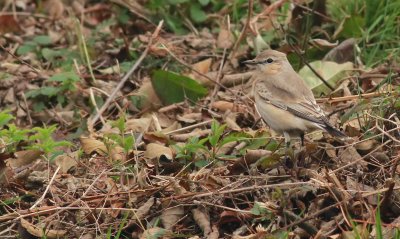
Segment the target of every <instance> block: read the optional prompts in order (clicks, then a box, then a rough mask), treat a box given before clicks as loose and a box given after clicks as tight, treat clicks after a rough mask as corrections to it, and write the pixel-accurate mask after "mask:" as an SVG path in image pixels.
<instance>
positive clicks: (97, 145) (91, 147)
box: [79, 137, 107, 156]
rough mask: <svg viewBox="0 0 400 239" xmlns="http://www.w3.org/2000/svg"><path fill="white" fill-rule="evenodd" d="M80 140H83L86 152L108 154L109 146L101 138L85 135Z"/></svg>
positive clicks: (82, 143) (83, 147)
mask: <svg viewBox="0 0 400 239" xmlns="http://www.w3.org/2000/svg"><path fill="white" fill-rule="evenodd" d="M79 140H80V141H81V145H82V149H83V151H84V152H85V153H86V154H92V153H93V152H96V153H98V154H100V155H103V156H104V155H106V153H107V147H106V145H105V144H104V143H103V142H101V141H100V140H97V139H92V138H84V137H81V138H80V139H79Z"/></svg>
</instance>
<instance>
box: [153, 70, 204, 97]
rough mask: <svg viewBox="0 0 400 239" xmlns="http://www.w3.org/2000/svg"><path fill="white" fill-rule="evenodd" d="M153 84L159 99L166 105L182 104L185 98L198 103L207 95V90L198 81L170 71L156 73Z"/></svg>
mask: <svg viewBox="0 0 400 239" xmlns="http://www.w3.org/2000/svg"><path fill="white" fill-rule="evenodd" d="M151 83H152V85H153V88H154V90H155V92H156V93H157V95H158V97H159V98H160V99H161V101H162V102H163V103H164V104H166V105H169V104H173V103H178V102H182V101H184V100H185V98H187V99H189V100H191V101H193V102H196V101H197V100H198V99H200V98H202V97H204V96H205V95H207V89H206V88H204V87H203V86H202V85H200V84H199V83H198V82H197V81H195V80H193V79H191V78H189V77H186V76H182V75H177V74H175V73H172V72H169V71H164V70H157V71H155V72H154V73H153V75H152V78H151Z"/></svg>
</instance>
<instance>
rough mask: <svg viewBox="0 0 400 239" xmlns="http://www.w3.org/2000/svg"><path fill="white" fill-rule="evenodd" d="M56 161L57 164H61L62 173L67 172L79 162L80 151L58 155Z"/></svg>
mask: <svg viewBox="0 0 400 239" xmlns="http://www.w3.org/2000/svg"><path fill="white" fill-rule="evenodd" d="M54 163H55V164H56V165H57V166H60V171H61V172H62V173H67V172H68V170H70V169H71V168H72V167H74V166H76V165H77V164H78V151H75V152H72V153H69V154H66V153H65V154H62V155H58V156H57V157H56V158H55V159H54Z"/></svg>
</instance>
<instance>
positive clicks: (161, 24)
mask: <svg viewBox="0 0 400 239" xmlns="http://www.w3.org/2000/svg"><path fill="white" fill-rule="evenodd" d="M163 23H164V21H160V23H158V26H157V28H156V30H155V31H154V32H153V34H152V35H151V37H150V40H149V42H148V44H147V46H146V49H145V50H144V51H143V53H142V55H140V57H139V59H138V60H137V61H136V62H135V64H134V65H133V66H132V68H131V69H130V70H129V71H128V72H127V73H126V74H125V76H124V77H123V78H122V79H121V81H120V82H119V83H118V85H117V87H115V89H114V90H113V92H112V93H111V94H110V96H109V97H108V98H107V101H106V102H105V103H104V104H103V106H102V107H101V108H100V110H99V111H98V112H97V113H96V115H95V116H93V118H92V119H89V120H88V128H89V129H93V126H94V124H95V123H96V122H97V120H99V118H100V116H101V115H102V114H103V113H104V111H105V110H106V109H107V108H108V106H109V105H110V104H111V102H112V101H113V100H114V98H115V96H116V95H117V93H118V91H119V90H121V88H122V87H123V85H124V84H125V82H126V81H127V80H128V78H129V77H130V76H131V75H132V74H133V72H135V70H136V69H137V68H138V67H139V65H140V64H141V63H142V61H143V60H144V58H146V56H147V53H148V52H149V50H150V47H151V46H152V45H153V41H154V39H156V38H157V37H158V35H159V32H160V30H161V27H162V26H163ZM89 131H90V130H89Z"/></svg>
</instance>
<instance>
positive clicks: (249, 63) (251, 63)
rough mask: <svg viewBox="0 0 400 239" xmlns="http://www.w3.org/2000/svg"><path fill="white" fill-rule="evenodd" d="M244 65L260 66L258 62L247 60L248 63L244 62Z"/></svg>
mask: <svg viewBox="0 0 400 239" xmlns="http://www.w3.org/2000/svg"><path fill="white" fill-rule="evenodd" d="M242 63H243V64H246V65H257V64H258V62H257V61H256V60H247V61H243V62H242Z"/></svg>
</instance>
